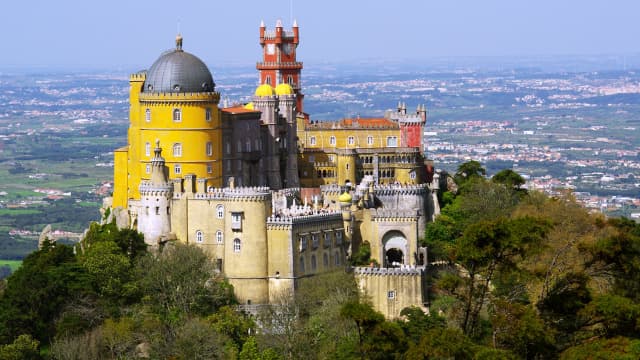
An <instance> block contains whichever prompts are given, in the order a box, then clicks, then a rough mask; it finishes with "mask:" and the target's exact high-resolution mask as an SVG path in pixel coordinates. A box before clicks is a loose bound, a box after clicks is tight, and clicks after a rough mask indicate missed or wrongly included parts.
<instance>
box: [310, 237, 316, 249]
mask: <svg viewBox="0 0 640 360" xmlns="http://www.w3.org/2000/svg"><path fill="white" fill-rule="evenodd" d="M311 246H313V248H314V249H316V248H318V234H311Z"/></svg>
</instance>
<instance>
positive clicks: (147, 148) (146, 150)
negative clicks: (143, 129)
mask: <svg viewBox="0 0 640 360" xmlns="http://www.w3.org/2000/svg"><path fill="white" fill-rule="evenodd" d="M144 154H145V155H146V156H151V144H150V143H145V144H144Z"/></svg>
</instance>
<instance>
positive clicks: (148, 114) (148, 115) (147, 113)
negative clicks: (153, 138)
mask: <svg viewBox="0 0 640 360" xmlns="http://www.w3.org/2000/svg"><path fill="white" fill-rule="evenodd" d="M144 121H146V122H149V121H151V109H149V108H147V109H146V110H145V111H144Z"/></svg>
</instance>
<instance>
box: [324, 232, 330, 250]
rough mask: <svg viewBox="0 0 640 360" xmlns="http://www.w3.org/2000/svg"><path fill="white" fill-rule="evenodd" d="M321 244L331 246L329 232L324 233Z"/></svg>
mask: <svg viewBox="0 0 640 360" xmlns="http://www.w3.org/2000/svg"><path fill="white" fill-rule="evenodd" d="M323 245H324V247H329V246H331V234H329V233H328V232H326V233H324V242H323Z"/></svg>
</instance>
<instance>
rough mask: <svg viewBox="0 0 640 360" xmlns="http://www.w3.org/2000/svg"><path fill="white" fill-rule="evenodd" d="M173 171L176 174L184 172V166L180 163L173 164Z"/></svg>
mask: <svg viewBox="0 0 640 360" xmlns="http://www.w3.org/2000/svg"><path fill="white" fill-rule="evenodd" d="M173 173H174V174H176V175H180V174H182V166H180V164H175V165H173Z"/></svg>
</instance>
